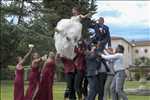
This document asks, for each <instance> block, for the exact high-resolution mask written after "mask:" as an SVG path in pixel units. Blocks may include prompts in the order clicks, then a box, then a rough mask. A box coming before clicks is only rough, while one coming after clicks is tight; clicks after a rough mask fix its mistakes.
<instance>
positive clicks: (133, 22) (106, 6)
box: [93, 1, 150, 40]
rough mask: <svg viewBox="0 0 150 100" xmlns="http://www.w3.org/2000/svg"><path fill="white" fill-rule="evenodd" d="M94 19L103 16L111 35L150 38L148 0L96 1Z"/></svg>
mask: <svg viewBox="0 0 150 100" xmlns="http://www.w3.org/2000/svg"><path fill="white" fill-rule="evenodd" d="M96 4H97V13H96V14H95V15H93V18H94V19H97V18H99V17H100V16H103V17H104V18H105V24H106V25H108V26H109V28H110V32H111V35H112V36H120V37H124V38H125V39H128V40H133V39H135V40H150V13H149V9H150V1H97V3H96Z"/></svg>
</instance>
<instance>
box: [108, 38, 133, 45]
mask: <svg viewBox="0 0 150 100" xmlns="http://www.w3.org/2000/svg"><path fill="white" fill-rule="evenodd" d="M111 40H123V41H125V42H126V43H128V44H129V45H131V46H132V43H130V42H129V41H127V40H126V39H124V38H123V37H116V36H112V37H111Z"/></svg>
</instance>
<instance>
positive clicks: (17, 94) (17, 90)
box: [14, 64, 24, 100]
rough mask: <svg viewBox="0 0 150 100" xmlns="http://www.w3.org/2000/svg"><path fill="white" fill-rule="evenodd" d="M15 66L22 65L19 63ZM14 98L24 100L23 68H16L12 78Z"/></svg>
mask: <svg viewBox="0 0 150 100" xmlns="http://www.w3.org/2000/svg"><path fill="white" fill-rule="evenodd" d="M17 66H19V67H22V65H21V64H17ZM14 100H24V69H23V68H22V69H16V76H15V80H14Z"/></svg>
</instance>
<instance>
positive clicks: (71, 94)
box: [64, 73, 76, 100]
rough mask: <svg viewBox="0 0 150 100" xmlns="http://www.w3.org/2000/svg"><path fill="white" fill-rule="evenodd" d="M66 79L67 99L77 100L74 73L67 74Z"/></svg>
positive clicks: (65, 95)
mask: <svg viewBox="0 0 150 100" xmlns="http://www.w3.org/2000/svg"><path fill="white" fill-rule="evenodd" d="M65 79H66V84H67V87H66V91H65V94H64V97H65V98H69V100H75V99H76V96H75V89H74V79H75V74H74V73H67V74H65Z"/></svg>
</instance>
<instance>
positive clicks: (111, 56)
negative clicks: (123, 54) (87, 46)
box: [101, 54, 120, 60]
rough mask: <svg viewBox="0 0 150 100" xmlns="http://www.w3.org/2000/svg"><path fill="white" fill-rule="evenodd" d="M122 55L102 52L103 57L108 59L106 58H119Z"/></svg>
mask: <svg viewBox="0 0 150 100" xmlns="http://www.w3.org/2000/svg"><path fill="white" fill-rule="evenodd" d="M119 56H120V55H118V54H113V55H104V54H101V57H102V58H104V59H106V60H111V59H118V58H119Z"/></svg>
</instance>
